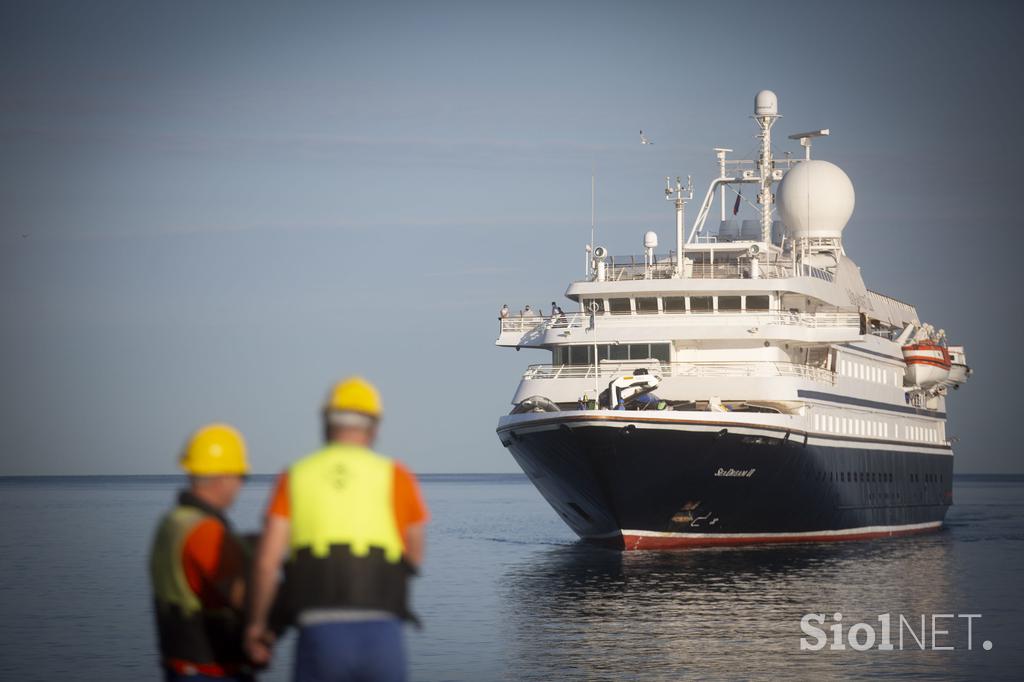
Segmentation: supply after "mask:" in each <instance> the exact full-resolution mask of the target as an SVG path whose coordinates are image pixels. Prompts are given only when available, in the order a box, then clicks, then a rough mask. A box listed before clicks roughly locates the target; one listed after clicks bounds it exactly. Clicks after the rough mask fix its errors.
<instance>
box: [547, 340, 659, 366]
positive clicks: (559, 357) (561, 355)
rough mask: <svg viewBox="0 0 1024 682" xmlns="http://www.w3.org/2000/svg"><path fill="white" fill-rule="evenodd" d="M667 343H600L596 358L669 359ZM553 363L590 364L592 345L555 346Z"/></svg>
mask: <svg viewBox="0 0 1024 682" xmlns="http://www.w3.org/2000/svg"><path fill="white" fill-rule="evenodd" d="M670 353H671V351H670V349H669V344H667V343H615V344H608V343H602V344H599V345H598V346H597V359H598V361H601V360H660V361H661V362H669V361H670V360H671V356H670ZM552 361H553V362H552V364H554V365H592V364H594V346H592V345H586V346H583V345H580V346H557V347H555V349H554V350H553V351H552Z"/></svg>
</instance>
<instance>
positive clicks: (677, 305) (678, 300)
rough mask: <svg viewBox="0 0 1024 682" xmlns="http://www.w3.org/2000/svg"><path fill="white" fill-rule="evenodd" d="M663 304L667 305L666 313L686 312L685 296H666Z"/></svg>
mask: <svg viewBox="0 0 1024 682" xmlns="http://www.w3.org/2000/svg"><path fill="white" fill-rule="evenodd" d="M661 304H662V305H663V306H664V307H665V312H666V313H685V312H686V297H685V296H666V297H665V298H663V299H661Z"/></svg>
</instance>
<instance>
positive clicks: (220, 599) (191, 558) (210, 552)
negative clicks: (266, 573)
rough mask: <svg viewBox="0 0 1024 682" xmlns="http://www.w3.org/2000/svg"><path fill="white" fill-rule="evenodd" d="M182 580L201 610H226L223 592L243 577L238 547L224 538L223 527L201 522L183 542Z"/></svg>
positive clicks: (243, 558) (232, 540) (233, 541)
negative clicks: (204, 608) (190, 590)
mask: <svg viewBox="0 0 1024 682" xmlns="http://www.w3.org/2000/svg"><path fill="white" fill-rule="evenodd" d="M181 563H182V568H183V569H184V571H185V579H186V580H188V584H189V586H190V587H191V588H192V591H193V592H195V593H196V595H197V596H198V597H199V601H200V602H202V604H203V606H207V607H210V608H221V607H224V606H228V603H227V600H226V599H225V596H226V595H225V593H224V589H225V588H226V587H227V586H228V585H230V583H231V582H232V581H233V580H235V579H236V578H239V577H243V576H244V573H245V555H244V553H243V550H242V547H241V545H239V544H238V542H237V541H236V540H235V539H234V538H233V537H231V536H230V535H228V533H227V529H225V528H224V526H223V524H221V523H220V522H219V521H216V520H215V519H204V520H203V521H200V522H199V523H198V524H196V527H195V528H193V529H192V532H191V533H189V536H188V538H186V540H185V546H184V547H183V549H182V556H181Z"/></svg>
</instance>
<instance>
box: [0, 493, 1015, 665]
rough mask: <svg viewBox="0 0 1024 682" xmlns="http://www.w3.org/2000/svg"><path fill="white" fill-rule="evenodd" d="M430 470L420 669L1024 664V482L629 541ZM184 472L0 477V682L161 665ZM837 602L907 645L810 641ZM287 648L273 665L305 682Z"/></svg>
mask: <svg viewBox="0 0 1024 682" xmlns="http://www.w3.org/2000/svg"><path fill="white" fill-rule="evenodd" d="M422 480H423V483H424V492H425V495H426V497H427V501H428V503H429V505H430V507H431V510H432V513H433V521H432V523H431V526H430V530H429V546H428V555H427V563H426V566H425V570H424V572H423V576H422V578H420V579H419V580H418V581H417V582H416V585H415V588H414V602H415V606H416V609H417V610H418V611H419V613H420V615H421V617H422V619H423V621H424V625H425V627H424V628H423V630H422V631H418V632H417V631H415V630H412V631H410V633H409V640H408V642H409V652H410V658H411V662H412V671H413V676H414V678H415V679H418V680H497V679H503V680H563V679H580V680H648V679H658V680H677V679H683V678H730V679H734V678H790V679H793V678H796V679H810V678H836V677H844V678H857V677H873V676H894V677H895V676H900V677H917V678H920V679H933V678H938V677H941V678H979V679H980V678H985V679H992V678H1007V679H1011V678H1016V679H1020V678H1021V677H1022V676H1024V636H1022V633H1024V627H1022V622H1021V620H1022V618H1024V478H1021V477H957V478H956V480H955V496H956V505H955V506H954V507H953V508H952V509H951V510H950V513H949V515H948V517H947V522H948V523H947V527H946V529H945V530H943V531H942V532H939V533H933V534H930V535H925V536H919V537H915V538H903V539H890V540H879V541H868V542H851V543H839V544H820V545H805V546H778V547H760V548H756V549H714V550H698V551H687V552H676V553H650V552H644V553H629V554H622V553H618V552H613V551H608V550H600V549H593V548H588V547H584V546H581V545H579V544H578V543H577V542H576V541H575V537H574V536H573V535H572V534H571V533H570V531H569V530H568V529H567V528H565V527H564V526H563V525H562V523H561V521H560V520H559V519H558V517H557V516H556V515H555V513H554V512H552V511H551V509H550V508H548V506H547V504H546V503H544V501H543V500H542V499H541V498H540V496H539V495H538V494H537V492H536V491H535V490H534V489H533V487H532V486H531V485H530V484H529V483H528V482H527V481H526V479H525V478H523V477H521V476H425V477H423V479H422ZM180 482H181V481H180V480H179V479H177V478H175V477H109V478H107V477H86V478H45V479H40V478H36V479H11V478H8V479H0V518H2V523H0V557H2V559H0V615H2V617H0V679H3V680H9V679H10V680H13V679H18V680H22V679H40V680H43V679H90V680H91V679H96V680H99V679H102V680H137V679H156V678H157V672H156V668H155V661H156V656H155V653H154V634H153V628H152V623H151V622H150V606H149V604H150V601H149V594H148V587H147V582H146V575H145V562H146V552H147V548H148V544H149V540H150V533H151V532H152V529H153V526H154V524H155V522H156V520H157V518H158V516H159V515H160V514H161V513H162V512H163V510H164V509H165V508H167V507H168V506H169V505H170V503H171V501H172V499H173V498H174V493H175V489H176V488H177V487H178V485H179V484H180ZM269 487H270V480H269V479H265V478H263V479H256V480H253V481H250V483H249V486H248V487H247V489H246V491H245V492H244V493H243V496H242V498H241V499H240V500H239V502H238V504H237V505H236V507H235V509H234V510H233V511H232V514H231V516H232V518H233V519H234V520H235V522H236V524H237V525H238V527H239V529H241V530H245V529H255V527H256V525H257V522H258V519H259V516H260V513H261V509H262V507H263V506H264V504H265V500H266V498H267V495H268V493H269ZM836 612H839V613H841V614H842V620H841V625H842V626H843V630H842V634H843V635H844V640H843V641H844V642H845V641H847V640H846V635H847V634H848V632H847V631H848V630H849V627H850V626H852V625H856V624H857V623H858V622H864V623H866V624H868V625H871V626H872V627H873V629H874V631H875V633H876V637H879V638H880V636H881V625H880V623H879V620H878V616H879V615H880V614H886V613H888V614H891V618H892V619H893V627H892V634H891V641H892V643H893V646H894V647H895V648H894V650H892V651H881V650H878V648H877V646H878V643H879V642H878V641H877V639H876V642H875V647H874V648H872V649H870V650H868V651H863V652H861V651H856V650H854V649H852V648H850V647H849V645H847V648H846V649H845V650H841V651H832V650H829V649H828V648H826V649H825V650H822V651H801V650H800V638H801V636H802V633H801V629H800V620H801V617H802V616H803V615H804V614H807V613H820V614H826V617H827V621H826V623H825V624H824V626H823V627H824V628H828V627H829V626H831V625H832V624H833V623H834V620H833V614H835V613H836ZM936 614H937V615H938V616H939V618H938V619H937V620H936V626H937V629H938V630H948V631H949V633H950V634H948V635H947V634H938V635H937V636H936V641H935V645H936V646H954V647H955V649H953V650H933V649H932V641H931V637H932V634H933V633H932V617H933V615H936ZM942 614H953V615H957V614H979V616H978V617H975V618H973V619H970V620H969V619H967V618H958V617H952V618H943V617H941V616H942ZM900 615H902V616H903V617H904V618H906V620H907V621H908V622H910V623H912V624H913V629H914V634H916V635H917V636H919V637H920V636H921V634H922V633H921V616H922V615H924V616H925V620H926V630H927V632H926V633H925V635H924V638H925V646H926V650H924V651H922V650H921V649H920V647H919V645H918V644H917V642H916V641H915V640H914V639H913V637H912V635H911V634H910V631H909V630H908V629H907V628H906V627H903V628H902V629H901V628H899V627H898V626H899V618H900ZM968 622H970V623H971V625H972V629H971V630H972V631H971V639H972V641H971V645H972V649H971V650H968V649H967V645H968V642H967V627H966V625H967V623H968ZM900 630H901V631H902V632H903V650H900V647H899V640H898V631H900ZM829 634H831V632H830V633H829ZM866 638H867V634H866V631H865V629H864V628H860V629H859V630H858V639H857V641H858V642H860V643H864V642H865V641H866ZM985 641H988V642H990V643H991V649H990V650H986V649H985V648H984V646H983V642H985ZM292 643H293V640H292V639H291V638H290V637H289V638H287V639H286V640H285V641H284V642H283V644H282V646H281V647H280V648H279V650H278V652H277V657H276V659H275V661H274V665H273V666H272V668H271V670H270V671H269V672H268V673H267V674H266V675H265V679H268V680H284V679H287V678H288V669H289V665H290V658H291V645H292Z"/></svg>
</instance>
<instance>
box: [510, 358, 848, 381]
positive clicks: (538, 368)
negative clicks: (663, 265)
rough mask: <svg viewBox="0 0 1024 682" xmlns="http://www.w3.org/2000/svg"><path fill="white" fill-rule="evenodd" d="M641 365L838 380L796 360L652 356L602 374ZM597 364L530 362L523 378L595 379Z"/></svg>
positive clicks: (683, 371)
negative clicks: (667, 359)
mask: <svg viewBox="0 0 1024 682" xmlns="http://www.w3.org/2000/svg"><path fill="white" fill-rule="evenodd" d="M639 367H646V368H648V369H649V370H651V371H654V372H658V373H659V374H661V376H662V377H682V376H685V377H797V378H802V379H810V380H812V381H819V382H822V383H827V384H834V383H835V377H836V375H835V372H832V371H830V370H827V369H824V368H822V367H812V366H811V365H802V364H799V363H795V362H662V363H659V362H657V361H652V360H633V361H610V362H602V363H601V365H600V368H599V372H600V377H602V378H608V379H612V378H613V377H615V376H618V375H622V374H628V373H630V372H632V371H633V370H635V369H637V368H639ZM593 378H594V366H593V365H530V366H529V367H528V368H527V369H526V372H524V373H523V379H593Z"/></svg>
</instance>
